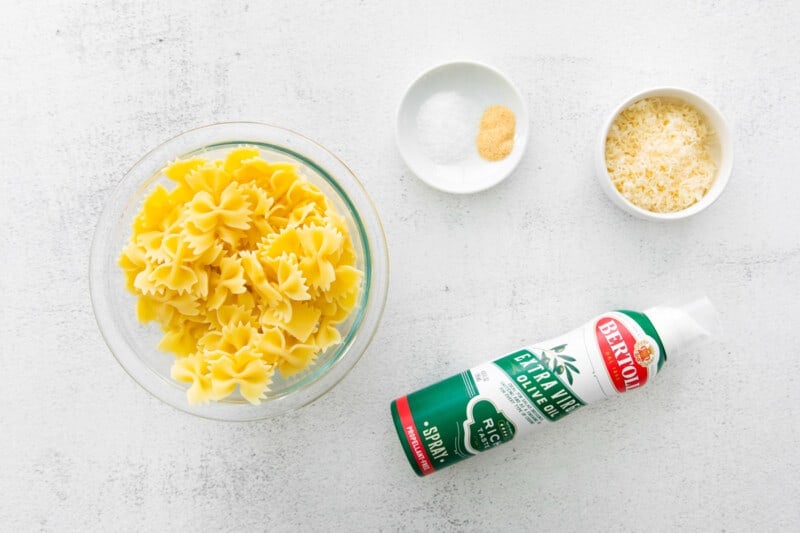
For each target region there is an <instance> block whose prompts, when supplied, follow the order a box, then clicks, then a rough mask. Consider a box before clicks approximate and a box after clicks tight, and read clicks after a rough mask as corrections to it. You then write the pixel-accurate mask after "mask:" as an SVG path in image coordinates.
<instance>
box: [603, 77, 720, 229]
mask: <svg viewBox="0 0 800 533" xmlns="http://www.w3.org/2000/svg"><path fill="white" fill-rule="evenodd" d="M595 164H596V167H597V177H598V178H599V180H600V184H601V186H602V188H603V190H604V191H605V192H606V194H608V197H609V198H610V199H611V201H612V202H614V203H615V204H616V205H617V206H619V207H620V208H621V209H623V210H624V211H626V212H628V213H630V214H631V215H634V216H636V217H639V218H643V219H648V220H677V219H683V218H686V217H689V216H692V215H694V214H697V213H699V212H701V211H703V210H704V209H706V208H707V207H708V206H710V205H711V204H713V203H714V202H715V201H716V200H717V198H719V196H720V194H722V191H723V190H724V189H725V186H726V185H727V183H728V180H729V178H730V175H731V169H732V167H733V142H732V139H731V135H730V132H729V130H728V126H727V125H726V123H725V119H724V118H723V117H722V114H721V113H720V112H719V111H718V110H717V108H716V107H714V106H713V105H712V104H711V103H709V102H708V101H707V100H706V99H704V98H702V97H701V96H700V95H698V94H696V93H693V92H691V91H688V90H686V89H677V88H674V87H662V88H656V89H650V90H647V91H643V92H640V93H637V94H635V95H633V96H631V97H630V98H628V99H626V100H625V101H624V102H623V103H622V104H620V105H619V106H618V107H617V108H616V109H615V110H614V112H613V113H611V115H610V117H609V118H608V120H607V121H606V123H605V125H604V127H603V130H602V132H601V135H600V139H599V142H598V143H597V147H596V151H595Z"/></svg>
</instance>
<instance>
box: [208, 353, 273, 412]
mask: <svg viewBox="0 0 800 533" xmlns="http://www.w3.org/2000/svg"><path fill="white" fill-rule="evenodd" d="M272 374H273V369H272V367H271V366H269V365H267V364H266V363H265V362H264V361H263V360H262V359H260V358H259V357H257V356H256V355H253V354H250V353H248V352H239V353H236V354H235V355H233V356H231V355H225V356H222V357H220V358H219V360H217V361H215V362H214V363H213V364H212V365H211V388H212V392H213V395H214V397H215V398H217V399H222V398H225V397H226V396H229V395H230V394H231V393H232V392H233V391H234V389H235V388H236V387H237V386H238V387H239V392H240V393H241V395H242V396H243V397H244V398H245V399H246V400H247V401H249V402H250V403H252V404H254V405H258V404H259V403H261V399H262V398H263V396H264V392H265V391H266V390H267V387H268V386H269V384H270V383H271V382H272Z"/></svg>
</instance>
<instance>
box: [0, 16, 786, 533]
mask: <svg viewBox="0 0 800 533" xmlns="http://www.w3.org/2000/svg"><path fill="white" fill-rule="evenodd" d="M371 4H374V5H371ZM371 4H367V3H363V2H325V3H320V4H319V5H316V6H314V7H312V6H311V4H310V3H303V2H249V3H244V2H205V3H204V4H201V5H190V4H188V3H187V4H186V5H180V3H179V2H173V3H167V2H153V3H151V4H150V5H149V6H146V7H143V6H142V5H140V4H139V2H128V1H120V2H101V3H97V4H87V3H82V2H64V3H48V2H37V3H36V4H35V5H34V4H26V3H20V2H17V3H14V4H10V3H9V4H6V5H4V7H3V10H2V11H3V12H2V16H0V31H1V33H2V35H3V45H2V47H0V109H2V113H0V227H2V228H3V231H2V232H0V258H1V259H0V261H2V264H1V266H0V274H1V276H0V294H2V297H3V303H2V306H0V340H1V341H2V342H0V350H1V351H2V358H1V359H0V495H2V497H0V524H2V526H0V529H4V530H8V531H18V530H39V529H41V530H44V531H57V530H83V529H89V530H112V529H116V530H206V529H207V530H226V531H234V530H237V531H241V530H247V529H266V528H269V529H270V530H272V531H287V530H294V529H303V530H343V529H344V528H345V527H349V528H351V529H354V530H387V531H391V530H446V531H450V530H466V531H480V530H489V529H506V530H529V531H530V530H533V529H536V530H547V529H550V530H553V529H558V530H563V531H585V530H608V531H620V530H624V531H641V530H658V531H670V530H675V529H677V528H681V529H689V530H707V531H723V530H724V531H748V530H752V529H755V528H763V529H764V530H797V528H798V527H800V507H799V506H798V505H797V502H798V500H800V481H798V476H797V470H798V467H800V464H798V463H799V461H798V455H799V454H798V449H797V448H798V440H800V433H799V432H798V419H800V379H799V378H798V373H799V372H800V362H799V361H800V358H798V357H797V353H798V345H800V333H798V329H797V324H798V314H800V300H798V297H797V296H798V289H800V281H798V270H799V269H800V239H799V237H800V224H798V222H800V216H798V211H797V205H798V201H797V200H798V196H799V195H800V181H799V180H798V179H797V161H798V156H797V153H798V148H797V138H798V134H797V131H798V124H799V123H800V108H799V106H798V96H797V94H798V93H797V87H798V86H799V85H800V63H799V62H798V57H799V56H800V39H799V38H798V33H797V27H798V24H799V23H800V9H799V8H798V4H797V3H794V2H788V1H787V2H773V3H762V2H751V1H749V0H746V1H739V2H712V1H705V2H671V3H668V5H665V6H663V7H659V6H658V5H652V6H649V5H643V4H642V3H640V2H608V3H605V2H604V3H602V4H605V5H602V6H601V5H600V4H601V3H599V2H598V3H597V5H594V6H592V7H586V6H581V7H579V3H578V2H574V3H572V2H570V3H567V4H566V5H563V6H562V5H560V4H561V3H559V2H538V3H535V4H532V3H527V2H515V3H512V2H503V3H494V2H484V3H481V4H480V5H475V6H474V7H466V6H465V5H464V3H462V2H437V3H436V5H435V6H428V5H427V4H428V2H420V3H408V2H404V3H402V5H400V4H396V5H395V7H392V8H390V7H388V6H386V5H384V4H383V3H371ZM580 4H583V3H580ZM390 9H391V11H390ZM448 59H474V60H479V61H484V62H487V63H489V64H491V65H494V66H496V67H497V68H499V69H500V70H502V71H503V72H505V73H506V74H507V75H508V76H510V77H511V78H512V79H513V80H514V81H515V82H516V83H517V84H518V85H519V87H520V89H521V90H522V92H523V94H524V95H525V96H526V98H527V104H528V106H529V110H530V114H531V128H532V129H531V141H530V144H529V147H528V153H527V154H526V156H525V158H524V160H523V161H522V163H521V165H520V167H519V169H518V170H517V171H516V173H515V174H514V175H512V176H511V177H510V178H509V179H508V180H507V181H505V182H504V183H502V184H501V185H500V186H498V187H497V188H495V189H492V190H490V191H488V192H485V193H481V194H477V195H474V196H462V197H459V196H450V195H447V194H444V193H439V192H437V191H434V190H432V189H430V188H428V187H427V186H425V185H423V184H422V183H421V182H420V181H418V180H417V179H416V178H414V177H413V176H412V175H410V173H409V172H408V171H407V169H406V168H405V167H404V165H403V163H402V161H401V160H400V159H399V156H398V154H397V151H396V149H395V145H394V139H393V117H394V111H395V106H396V104H397V102H398V101H399V98H400V96H401V94H402V91H403V90H404V88H405V87H406V86H407V84H408V83H410V82H411V80H412V79H413V78H414V77H415V76H416V75H417V74H418V73H419V72H420V71H421V70H423V69H425V68H428V67H430V66H432V65H434V64H436V63H438V62H441V61H444V60H448ZM663 84H674V85H678V86H686V87H687V88H690V89H694V90H696V91H698V92H700V93H701V94H703V95H705V96H706V97H707V98H708V99H710V100H711V101H712V102H714V103H716V104H717V105H718V106H719V107H720V109H721V110H722V112H723V114H724V115H725V116H726V117H727V119H728V120H729V124H730V126H731V128H732V130H733V133H734V136H735V146H736V155H735V158H736V160H735V168H734V175H733V178H732V179H731V182H730V185H729V187H728V190H727V191H726V192H725V194H723V196H722V198H721V199H720V200H719V202H718V203H717V204H715V205H714V206H713V207H712V208H711V209H710V210H709V211H707V212H706V213H704V214H702V215H700V216H698V217H696V218H695V219H692V220H688V221H685V222H680V223H675V224H670V225H658V224H654V223H646V222H641V221H637V220H635V219H633V218H631V217H629V216H627V215H625V214H623V213H622V212H621V211H619V210H618V209H616V208H615V207H613V206H612V204H611V203H610V202H609V201H608V200H607V199H606V198H605V197H603V196H602V192H601V190H600V188H599V186H598V185H597V183H596V182H595V180H594V177H593V176H592V172H591V169H592V166H591V152H590V147H591V144H592V143H593V142H594V141H595V137H596V135H597V130H598V128H599V127H600V125H601V123H602V119H603V118H604V115H605V114H606V113H607V112H608V111H609V110H610V109H612V108H613V107H614V106H615V105H616V104H617V103H618V102H619V101H620V100H622V99H623V98H625V97H626V96H628V95H629V94H630V93H632V92H634V91H636V90H639V89H642V88H646V87H648V86H652V85H663ZM232 119H245V120H256V121H265V122H270V123H275V124H279V125H283V126H286V127H290V128H293V129H295V130H298V131H300V132H303V133H305V134H307V135H308V136H310V137H312V138H314V139H316V140H318V141H319V142H321V143H322V144H324V145H326V146H328V147H330V148H331V149H332V150H333V151H334V152H335V153H337V154H338V155H339V156H341V157H342V159H344V160H345V161H346V162H347V163H348V164H349V165H351V167H352V168H353V170H354V171H355V173H356V174H357V175H358V176H360V178H361V179H362V181H363V182H364V184H365V186H366V187H367V189H368V190H369V191H370V193H371V194H372V196H373V198H374V201H375V203H376V205H377V207H378V210H379V212H380V214H381V216H382V218H383V222H384V226H385V229H386V234H387V238H388V241H389V248H390V255H391V273H392V279H391V288H390V291H389V299H388V303H387V307H386V313H385V316H384V320H383V324H382V326H381V329H380V331H379V333H378V335H377V337H376V338H375V341H374V343H373V344H372V346H371V348H370V349H369V351H368V352H367V353H366V355H365V356H364V358H363V360H362V361H361V362H360V363H359V365H358V366H356V368H355V370H354V371H353V372H352V373H351V374H350V375H349V376H348V377H347V378H346V379H345V380H344V381H343V382H342V383H341V384H340V385H339V386H338V387H337V388H336V389H335V390H334V391H333V392H332V393H330V394H329V395H327V396H326V397H324V398H323V399H321V400H320V401H318V402H316V403H315V404H313V405H312V406H310V407H307V408H305V409H303V410H301V411H300V412H297V413H296V414H292V415H289V416H285V417H283V418H280V419H277V420H272V421H267V422H263V423H252V424H242V425H237V424H224V423H215V422H209V421H205V420H201V419H196V418H192V417H190V416H189V415H185V414H183V413H180V412H178V411H176V410H173V409H171V408H169V407H167V406H165V405H163V404H161V403H159V402H158V401H156V400H154V399H152V398H150V397H149V396H148V395H147V394H146V393H145V392H144V391H143V390H142V389H140V388H139V387H138V386H137V385H136V384H135V383H134V382H132V381H131V379H130V378H129V377H128V376H127V375H126V374H125V373H124V372H123V371H122V369H121V368H120V367H119V366H118V364H117V363H116V361H115V360H114V358H113V357H112V356H111V354H110V353H109V351H108V350H107V348H106V346H105V345H104V343H103V341H102V339H101V337H100V334H99V332H98V330H97V328H96V326H95V322H94V317H93V316H92V310H91V307H90V303H89V294H88V279H87V266H88V255H89V245H90V240H91V237H92V232H93V227H94V224H95V221H96V220H97V217H98V214H99V212H100V210H101V208H102V206H103V202H104V199H105V198H106V197H107V196H108V194H109V191H110V189H111V188H112V187H113V186H114V184H115V183H117V182H118V181H119V180H120V179H121V177H122V175H123V174H124V172H125V171H126V170H127V169H128V168H129V167H130V166H131V165H132V164H133V163H134V162H135V161H136V160H137V159H138V158H139V157H140V156H141V155H142V154H144V153H145V152H146V151H147V150H149V149H151V148H152V147H154V146H155V145H157V144H158V143H160V142H162V141H164V140H165V139H167V138H168V137H171V136H172V135H174V134H176V133H178V132H181V131H183V130H186V129H188V128H191V127H194V126H198V125H202V124H207V123H211V122H215V121H220V120H232ZM695 290H700V291H706V292H707V293H708V294H709V295H710V296H711V298H712V299H713V300H714V301H715V302H716V303H717V305H718V307H719V309H720V310H721V313H722V318H723V321H724V324H725V327H726V334H725V337H724V338H723V339H722V340H721V341H720V342H718V343H717V344H715V345H713V346H711V347H708V348H707V349H704V350H702V351H697V352H693V353H689V354H687V355H686V356H684V357H682V358H678V357H675V358H673V360H671V361H670V362H669V363H668V366H667V367H665V371H664V373H663V375H661V376H659V378H658V380H657V381H656V382H655V383H654V384H653V385H652V386H651V387H649V388H648V389H645V390H642V391H639V392H636V393H633V394H631V395H630V397H628V398H621V399H617V400H614V401H610V402H607V403H606V404H605V405H598V406H594V407H590V408H586V409H584V410H583V411H582V412H579V413H576V414H575V415H574V417H570V418H568V419H566V420H564V421H563V422H561V423H560V424H559V426H557V427H553V428H548V429H547V430H546V431H544V432H541V433H540V434H538V435H536V436H533V437H532V438H529V439H527V440H524V441H523V440H519V441H515V442H514V443H512V444H510V445H506V446H505V447H501V448H499V449H497V450H495V451H492V452H490V453H487V454H485V455H483V456H481V457H477V458H474V459H471V460H470V461H468V462H465V463H462V464H460V465H457V466H455V467H452V468H450V469H449V470H445V471H442V472H440V473H437V474H435V475H433V476H431V477H429V478H426V479H418V478H417V477H416V476H415V475H413V474H412V472H411V469H410V468H409V466H408V465H407V464H406V459H405V457H404V456H403V454H402V452H401V450H400V447H399V445H398V442H397V437H396V436H395V433H394V429H393V428H392V426H391V421H390V417H389V413H388V405H389V402H390V401H391V400H392V399H393V398H395V397H396V396H398V395H400V394H403V393H406V392H411V391H412V390H415V389H417V388H420V387H421V386H424V385H426V384H428V383H430V382H432V381H435V380H437V379H439V378H443V377H446V376H448V375H450V374H452V373H455V372H457V371H460V370H462V369H464V368H467V367H469V366H471V365H473V364H476V363H478V362H481V361H483V360H484V359H488V358H490V357H492V356H495V355H501V354H503V353H504V352H505V351H508V350H510V349H513V348H515V347H517V346H519V345H521V344H524V343H527V342H532V341H536V340H540V339H543V338H547V337H550V336H552V335H554V334H557V333H560V332H561V331H563V330H566V329H568V328H571V327H572V326H575V325H578V324H579V323H581V322H583V321H584V320H586V319H588V318H589V317H591V316H592V315H594V314H596V313H598V312H600V311H603V310H605V309H607V308H614V307H619V306H626V307H643V306H646V305H649V304H652V303H656V302H658V301H659V300H661V299H663V298H665V297H670V296H673V295H680V294H683V293H686V292H690V291H695Z"/></svg>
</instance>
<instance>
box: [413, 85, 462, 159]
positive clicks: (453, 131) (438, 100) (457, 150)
mask: <svg viewBox="0 0 800 533" xmlns="http://www.w3.org/2000/svg"><path fill="white" fill-rule="evenodd" d="M475 115H476V113H475V109H474V105H473V104H472V103H471V102H470V101H469V100H468V99H466V98H464V97H463V96H461V95H460V94H459V93H457V92H454V91H443V92H438V93H436V94H434V95H433V96H431V97H430V98H428V99H427V100H425V102H423V103H422V105H421V106H420V108H419V113H418V114H417V139H418V140H419V143H420V146H421V148H422V150H423V152H424V153H425V154H426V155H427V156H428V157H429V158H430V159H431V160H432V161H433V162H435V163H439V164H452V163H458V162H459V161H463V160H464V159H466V158H467V157H468V156H469V155H470V154H471V153H472V152H474V151H475V150H474V145H475V132H476V129H475V128H476V117H475Z"/></svg>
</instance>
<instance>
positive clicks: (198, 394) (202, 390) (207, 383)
mask: <svg viewBox="0 0 800 533" xmlns="http://www.w3.org/2000/svg"><path fill="white" fill-rule="evenodd" d="M171 375H172V379H174V380H176V381H182V382H184V383H191V385H192V386H191V387H189V389H188V390H187V391H186V398H187V399H188V400H189V403H190V404H198V403H206V402H208V401H209V400H211V399H212V397H213V396H214V394H213V391H212V389H211V373H210V372H209V371H208V364H207V363H206V361H204V360H203V358H202V357H200V356H197V355H190V356H188V357H184V358H182V359H178V360H177V361H175V364H173V365H172V372H171Z"/></svg>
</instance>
